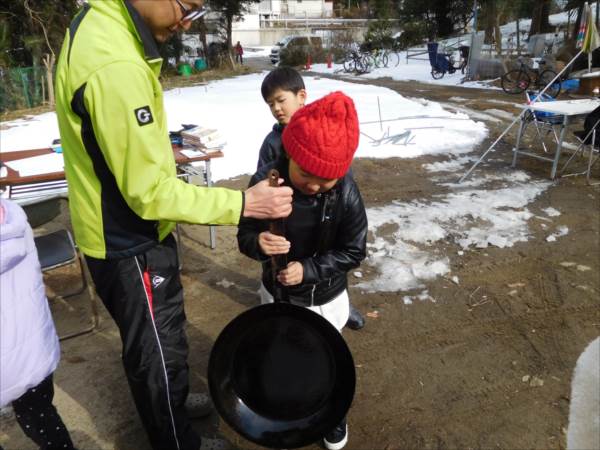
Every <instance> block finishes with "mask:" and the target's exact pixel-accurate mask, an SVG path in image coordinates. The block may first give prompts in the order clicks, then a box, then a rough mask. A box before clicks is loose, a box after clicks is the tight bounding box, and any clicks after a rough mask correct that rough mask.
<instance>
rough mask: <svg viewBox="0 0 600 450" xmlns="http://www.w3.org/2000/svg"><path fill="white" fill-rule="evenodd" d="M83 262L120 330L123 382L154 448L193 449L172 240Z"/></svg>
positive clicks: (195, 443) (194, 441)
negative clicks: (140, 250) (126, 254)
mask: <svg viewBox="0 0 600 450" xmlns="http://www.w3.org/2000/svg"><path fill="white" fill-rule="evenodd" d="M86 260H87V263H88V267H89V269H90V273H91V275H92V278H93V280H94V284H95V285H96V291H97V292H98V295H99V296H100V298H101V299H102V301H103V303H104V305H105V306H106V309H107V310H108V312H109V313H110V315H111V316H112V318H113V319H114V321H115V322H116V324H117V326H118V327H119V331H120V332H121V340H122V342H123V355H122V357H123V366H124V367H125V373H126V375H127V381H128V382H129V387H130V389H131V393H132V394H133V399H134V401H135V404H136V407H137V410H138V413H139V415H140V418H141V419H142V423H143V425H144V428H145V429H146V432H147V433H148V437H149V439H150V443H151V445H152V448H154V449H155V450H197V449H198V448H199V447H200V437H199V436H198V435H197V434H196V433H195V432H194V430H192V428H191V425H190V421H189V419H188V417H187V414H186V412H185V409H184V402H185V399H186V397H187V394H188V389H189V386H188V365H187V355H188V344H187V340H186V336H185V331H184V324H185V312H184V309H183V289H182V286H181V281H180V278H179V269H178V258H177V246H176V243H175V239H174V238H173V236H172V235H170V236H168V237H167V238H166V239H165V240H164V241H163V242H162V243H161V244H159V245H157V246H155V247H153V248H152V249H150V250H148V251H147V252H145V253H143V254H141V255H137V256H134V257H130V258H124V259H118V260H99V259H95V258H90V257H86Z"/></svg>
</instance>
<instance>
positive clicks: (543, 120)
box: [523, 91, 564, 153]
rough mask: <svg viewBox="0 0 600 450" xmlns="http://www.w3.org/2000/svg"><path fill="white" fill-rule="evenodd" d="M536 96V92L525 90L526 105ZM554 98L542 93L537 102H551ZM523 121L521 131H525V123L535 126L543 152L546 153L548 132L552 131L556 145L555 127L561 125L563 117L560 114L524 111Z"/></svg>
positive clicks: (557, 137) (557, 135) (556, 134)
mask: <svg viewBox="0 0 600 450" xmlns="http://www.w3.org/2000/svg"><path fill="white" fill-rule="evenodd" d="M537 97H538V93H537V92H533V91H525V99H526V100H527V104H528V105H529V104H531V103H532V102H533V101H534V100H535V99H536V98H537ZM554 100H555V99H554V97H552V96H550V95H547V94H542V97H541V98H540V99H539V100H537V102H552V101H554ZM524 121H525V124H524V125H523V133H525V130H526V128H527V125H529V124H533V126H534V127H535V132H536V134H537V136H538V138H539V139H540V142H541V143H542V148H543V149H544V153H548V148H547V147H546V142H545V140H546V138H547V137H548V135H549V134H551V133H552V137H553V138H554V142H555V143H556V144H557V145H558V142H559V134H558V132H557V128H560V127H561V126H562V125H563V121H564V117H563V116H562V115H560V114H554V113H549V112H544V111H526V112H525V116H524Z"/></svg>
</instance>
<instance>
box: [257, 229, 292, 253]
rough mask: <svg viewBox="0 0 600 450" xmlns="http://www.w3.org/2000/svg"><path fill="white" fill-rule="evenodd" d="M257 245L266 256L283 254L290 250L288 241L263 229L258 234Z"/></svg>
mask: <svg viewBox="0 0 600 450" xmlns="http://www.w3.org/2000/svg"><path fill="white" fill-rule="evenodd" d="M258 245H259V246H260V249H261V251H262V252H263V253H264V254H265V255H268V256H273V255H285V254H286V253H287V252H289V251H290V241H288V240H287V239H286V238H284V237H283V236H277V235H276V234H273V233H271V232H269V231H263V232H262V233H260V234H259V235H258Z"/></svg>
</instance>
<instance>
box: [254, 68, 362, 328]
mask: <svg viewBox="0 0 600 450" xmlns="http://www.w3.org/2000/svg"><path fill="white" fill-rule="evenodd" d="M260 91H261V94H262V96H263V99H264V100H265V102H266V103H267V105H268V106H269V109H270V110H271V114H273V117H274V118H275V119H276V120H277V123H276V124H275V125H274V126H273V130H272V131H271V132H270V133H269V134H268V135H267V136H266V137H265V139H264V141H263V144H262V146H261V147H260V152H259V155H258V164H257V167H256V170H257V171H259V170H260V169H261V167H263V166H265V165H267V164H270V163H272V162H274V161H276V160H277V159H279V158H280V157H281V156H282V155H283V154H284V151H283V149H282V145H281V134H282V133H283V130H284V128H285V126H286V125H287V124H288V123H289V122H290V120H291V118H292V116H293V115H294V114H295V113H296V111H298V110H299V109H300V108H302V107H303V106H304V104H305V102H306V88H305V86H304V81H303V80H302V76H301V75H300V73H298V71H297V70H295V69H292V68H291V67H280V68H277V69H275V70H272V71H271V72H269V74H268V75H267V76H266V77H265V79H264V80H263V82H262V86H261V88H260ZM364 324H365V320H364V318H363V317H362V315H361V314H360V311H358V310H357V309H355V308H354V307H353V306H352V305H350V314H349V316H348V322H347V323H346V326H348V327H349V328H351V329H353V330H359V329H361V328H362V327H363V326H364Z"/></svg>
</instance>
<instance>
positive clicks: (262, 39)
mask: <svg viewBox="0 0 600 450" xmlns="http://www.w3.org/2000/svg"><path fill="white" fill-rule="evenodd" d="M366 31H367V28H366V27H354V28H352V33H353V35H354V38H355V40H356V41H357V42H361V41H362V39H363V36H364V34H365V33H366ZM302 34H316V35H319V36H321V37H322V38H323V45H324V46H326V47H328V46H329V45H330V44H329V43H330V42H331V40H332V39H335V32H332V31H328V30H318V31H314V32H313V31H311V30H310V29H308V30H306V29H298V28H261V29H255V30H240V29H238V30H233V37H232V40H233V42H237V41H240V42H241V43H242V45H244V46H250V47H252V46H261V47H263V46H272V45H275V44H276V43H277V41H279V40H280V39H281V38H282V37H284V36H288V35H302Z"/></svg>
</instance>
